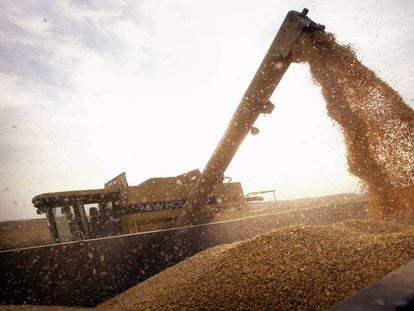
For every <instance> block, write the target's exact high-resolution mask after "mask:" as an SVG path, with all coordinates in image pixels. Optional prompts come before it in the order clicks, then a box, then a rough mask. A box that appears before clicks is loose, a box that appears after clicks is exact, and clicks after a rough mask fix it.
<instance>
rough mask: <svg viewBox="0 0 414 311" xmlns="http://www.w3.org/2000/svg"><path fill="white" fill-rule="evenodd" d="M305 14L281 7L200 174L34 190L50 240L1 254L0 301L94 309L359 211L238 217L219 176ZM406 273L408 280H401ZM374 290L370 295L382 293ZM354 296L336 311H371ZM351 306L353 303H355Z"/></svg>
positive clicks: (308, 23) (234, 190) (286, 61)
mask: <svg viewBox="0 0 414 311" xmlns="http://www.w3.org/2000/svg"><path fill="white" fill-rule="evenodd" d="M307 13H308V10H307V9H304V10H303V11H302V12H296V11H290V12H289V13H288V14H287V16H286V18H285V20H284V21H283V23H282V25H281V26H280V29H279V31H278V32H277V34H276V37H275V38H274V40H273V42H272V44H271V46H270V48H269V50H268V52H267V54H266V55H265V57H264V59H263V61H262V63H261V65H260V66H259V68H258V70H257V72H256V74H255V75H254V78H253V80H252V81H251V83H250V85H249V86H248V88H247V90H246V92H245V94H244V95H243V97H242V99H241V102H240V104H239V105H238V107H237V109H236V111H235V113H234V115H233V117H232V119H231V121H230V123H229V125H228V128H227V130H226V132H225V133H224V135H223V137H222V139H221V140H220V142H219V144H218V145H217V147H216V149H215V151H214V152H213V154H212V156H211V158H210V159H209V161H208V163H207V165H206V166H205V168H204V170H203V171H202V172H200V171H199V170H193V171H190V172H187V173H185V174H182V175H179V176H175V177H162V178H151V179H148V180H147V181H145V182H143V183H141V184H139V185H136V186H130V185H128V183H127V180H126V176H125V173H122V174H120V175H119V176H117V177H115V178H114V179H112V180H110V181H109V182H107V183H106V184H105V186H104V188H102V189H91V190H80V191H65V192H54V193H46V194H40V195H37V196H35V197H34V198H33V204H34V206H35V208H37V211H38V212H39V213H42V214H43V213H44V214H46V217H47V220H48V224H49V229H50V233H51V236H52V239H53V241H54V242H55V244H51V245H46V246H41V247H32V248H25V249H18V250H9V251H1V252H0V267H1V269H0V278H1V279H2V280H3V282H1V283H0V303H2V304H10V303H12V304H26V303H29V304H42V305H77V306H95V305H97V304H98V303H100V302H102V301H104V300H106V299H108V298H110V297H113V296H115V295H116V294H119V293H120V292H122V291H124V290H126V289H128V288H129V287H131V286H133V285H135V284H137V283H138V282H141V281H144V280H145V279H147V278H149V277H151V276H152V275H154V274H156V273H158V272H160V271H162V270H163V269H165V268H167V267H169V266H172V265H174V264H176V263H177V262H179V261H181V260H183V259H185V258H187V257H189V256H192V255H194V254H195V253H197V252H200V251H202V250H204V249H207V248H209V247H212V246H215V245H218V244H222V243H231V242H235V241H240V240H243V239H246V238H250V237H253V236H255V235H257V234H260V233H263V232H266V231H268V230H273V229H275V228H277V227H282V226H287V225H297V224H310V223H312V224H315V223H329V222H337V221H343V220H346V219H350V218H365V217H366V212H365V209H364V204H365V203H363V202H361V204H354V203H353V204H352V205H346V204H345V205H341V206H339V205H334V206H329V207H327V206H323V207H319V208H314V209H304V210H296V211H293V212H286V213H273V214H265V215H256V216H249V217H240V215H243V211H245V210H247V209H248V205H247V203H246V201H250V200H253V199H252V197H251V196H250V198H249V196H247V199H246V197H245V196H244V194H243V190H242V186H241V184H240V183H238V182H225V180H226V178H224V173H225V171H226V169H227V167H228V165H229V164H230V162H231V161H232V159H233V158H234V156H235V154H236V152H237V150H238V149H239V147H240V145H241V144H242V142H243V140H244V139H245V137H246V136H247V135H248V134H249V132H251V133H252V134H257V133H258V130H257V129H256V128H255V127H254V124H255V122H256V120H257V118H258V117H259V116H260V115H261V114H269V113H271V112H272V111H273V109H274V105H273V104H272V103H271V102H270V100H269V98H270V97H271V95H272V94H273V92H274V90H275V88H276V87H277V85H278V83H279V82H280V80H281V78H282V77H283V75H284V73H285V72H286V70H287V69H288V68H289V65H290V64H291V62H292V59H291V51H292V49H293V47H294V46H295V44H296V42H297V40H298V38H299V36H300V35H301V34H302V33H303V32H315V31H324V26H322V25H319V24H316V23H314V22H313V21H312V20H310V19H309V18H308V17H307ZM256 194H261V193H259V192H257V193H253V194H252V195H256ZM257 199H260V198H259V197H257ZM235 211H237V213H234V212H235ZM226 212H229V215H230V216H229V217H227V218H226V221H216V220H215V218H214V215H216V214H217V213H226ZM232 212H233V214H231V213H232ZM232 215H233V216H234V215H237V217H232ZM127 233H130V234H127ZM59 242H60V243H59ZM63 242H65V243H63ZM410 267H411V268H410ZM412 267H413V265H412V264H411V266H408V268H407V267H406V268H404V269H406V270H404V272H403V273H400V274H398V275H397V276H396V277H393V276H392V277H391V279H388V281H387V280H386V281H385V282H383V284H382V285H383V286H382V287H381V288H382V290H383V291H384V290H385V288H387V286H389V284H394V285H395V284H397V285H398V284H399V286H400V288H399V287H398V286H394V285H393V286H394V288H397V289H398V290H395V291H388V293H389V294H390V301H392V299H395V297H398V299H403V298H404V297H407V295H409V294H404V295H405V296H404V295H403V296H401V293H405V292H404V290H410V288H411V289H412V284H414V277H413V275H412V271H414V270H413V269H412ZM407 269H408V270H407ZM407 271H409V273H408V272H407ZM410 273H411V274H410ZM407 275H409V276H410V275H411V279H410V280H411V281H408V282H405V280H403V278H404V277H406V276H407ZM404 282H405V283H404ZM384 284H385V285H384ZM410 284H411V285H410ZM80 285H82V286H80ZM409 286H411V287H409ZM373 292H374V293H372V291H371V292H370V295H372V296H370V297H375V295H377V296H378V295H379V294H382V293H383V292H378V291H375V289H374V291H373ZM407 293H409V292H407ZM413 293H414V292H413ZM413 295H414V294H413ZM401 297H402V298H401ZM372 299H375V298H372ZM355 301H357V302H355ZM363 302H364V303H365V302H366V301H365V300H364V294H362V298H361V297H360V296H358V297H357V298H355V299H354V300H353V301H350V302H344V304H342V305H340V306H338V309H337V310H374V309H372V308H371V309H370V308H369V305H368V304H365V305H363ZM347 303H348V304H347ZM357 303H360V304H361V306H362V307H361V308H360V309H355V308H354V307H355V306H356V304H357ZM368 303H369V302H368ZM384 305H386V301H385V302H384ZM367 306H368V307H367ZM411 306H412V304H411ZM341 308H342V309H341ZM375 310H379V309H375ZM381 310H393V309H381ZM401 310H403V309H401ZM404 310H405V309H404ZM407 310H408V309H407ZM411 310H412V309H411Z"/></svg>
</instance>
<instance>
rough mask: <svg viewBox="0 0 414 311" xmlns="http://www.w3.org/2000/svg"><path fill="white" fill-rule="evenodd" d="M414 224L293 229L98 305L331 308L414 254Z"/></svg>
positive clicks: (225, 249) (188, 264)
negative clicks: (413, 225)
mask: <svg viewBox="0 0 414 311" xmlns="http://www.w3.org/2000/svg"><path fill="white" fill-rule="evenodd" d="M413 238H414V228H413V227H412V226H411V227H410V226H402V225H397V224H392V223H385V222H381V221H377V220H369V221H366V220H364V221H356V220H354V221H347V222H344V223H338V224H334V225H323V226H305V227H290V228H284V229H280V230H277V231H274V232H270V233H267V234H263V235H259V236H257V237H255V238H253V239H250V240H246V241H243V242H239V243H235V244H229V245H223V246H219V247H216V248H213V249H209V250H207V251H205V252H202V253H199V254H198V255H196V256H193V257H191V258H189V259H187V260H185V261H184V262H182V263H180V264H177V265H176V266H174V267H172V268H169V269H167V270H165V271H163V272H161V273H160V274H158V275H156V276H155V277H153V278H151V279H149V280H147V281H145V282H143V283H141V284H139V285H137V286H136V287H133V288H131V289H129V290H128V291H126V292H124V293H122V294H120V295H119V296H117V297H115V298H113V299H111V300H109V301H107V302H105V303H103V304H101V305H100V306H98V308H97V309H98V310H115V309H119V310H326V308H328V307H329V306H331V305H332V304H334V303H336V302H339V301H341V300H343V299H344V298H346V297H347V296H349V295H351V294H352V293H354V292H355V291H357V290H359V289H361V288H363V287H366V286H368V285H370V284H371V283H372V282H374V281H375V280H377V279H378V278H381V277H382V276H384V275H386V274H387V273H388V272H390V271H392V270H393V269H396V268H398V267H399V266H401V265H402V264H404V263H406V262H408V261H409V260H410V259H412V258H413V257H414V240H413Z"/></svg>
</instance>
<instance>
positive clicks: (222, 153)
mask: <svg viewBox="0 0 414 311" xmlns="http://www.w3.org/2000/svg"><path fill="white" fill-rule="evenodd" d="M307 12H308V10H307V9H304V10H303V12H301V13H299V12H296V11H290V12H289V13H288V15H287V16H286V18H285V20H284V22H283V24H282V26H281V28H280V30H279V32H278V33H277V35H276V38H275V39H274V41H273V42H272V44H271V46H270V48H269V51H268V52H267V54H266V56H265V58H264V59H263V61H262V63H261V65H260V67H259V69H258V70H257V72H256V74H255V76H254V78H253V80H252V81H251V83H250V85H249V87H248V88H247V90H246V92H245V94H244V95H243V97H242V100H241V103H240V104H239V106H238V108H237V110H236V111H235V113H234V115H233V118H232V120H231V121H230V124H229V125H228V128H227V130H226V132H225V133H224V135H223V137H222V139H221V141H220V142H219V144H218V146H217V147H216V150H215V151H214V152H213V155H212V156H211V158H210V159H209V161H208V163H207V165H206V167H205V168H204V170H203V172H202V173H200V171H199V170H194V171H191V172H188V173H185V174H182V175H180V176H177V177H164V178H151V179H148V180H147V181H145V182H143V183H142V184H140V185H138V186H128V183H127V180H126V176H125V173H122V174H120V175H119V176H117V177H115V178H114V179H112V180H111V181H109V182H107V183H106V184H105V187H104V189H92V190H81V191H66V192H54V193H46V194H40V195H37V196H35V197H34V198H33V205H34V206H35V207H36V208H37V212H38V213H45V214H46V217H47V220H48V224H49V228H50V233H51V237H52V239H53V241H54V242H64V241H73V240H83V239H89V238H95V237H102V236H113V235H118V234H125V233H130V232H140V231H147V230H148V229H150V230H157V229H164V228H171V227H176V226H185V225H193V224H200V223H208V222H210V221H211V218H212V217H213V216H214V214H215V213H217V212H223V211H225V210H228V209H229V208H230V209H231V208H233V209H234V208H235V209H238V210H245V209H246V208H247V204H246V199H245V197H244V194H243V190H242V186H241V184H240V183H238V182H229V183H224V180H225V178H224V173H225V171H226V169H227V167H228V166H229V164H230V162H231V161H232V159H233V157H234V156H235V154H236V152H237V150H238V149H239V147H240V145H241V143H242V142H243V140H244V139H245V138H246V136H247V135H248V133H249V132H252V133H253V134H256V133H257V128H255V127H254V123H255V121H256V120H257V118H258V117H259V116H260V114H270V113H272V111H273V109H274V105H273V104H272V103H271V102H270V100H269V98H270V96H271V95H272V94H273V92H274V90H275V88H276V86H277V85H278V84H279V82H280V80H281V79H282V77H283V75H284V73H285V72H286V70H287V69H288V68H289V65H290V64H291V58H290V54H291V50H292V48H293V46H294V45H295V43H296V41H297V40H298V38H299V36H300V35H301V34H302V32H303V31H323V30H324V26H322V25H319V24H316V23H314V22H313V21H312V20H310V19H309V18H308V17H307V16H306V15H307ZM88 204H95V205H97V207H98V208H97V207H92V208H90V209H89V214H90V215H89V216H88V215H87V211H86V210H85V205H88Z"/></svg>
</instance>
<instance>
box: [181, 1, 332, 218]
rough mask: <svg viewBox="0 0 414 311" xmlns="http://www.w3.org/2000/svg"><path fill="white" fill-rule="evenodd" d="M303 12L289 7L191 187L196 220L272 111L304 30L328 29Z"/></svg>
mask: <svg viewBox="0 0 414 311" xmlns="http://www.w3.org/2000/svg"><path fill="white" fill-rule="evenodd" d="M307 13H308V9H306V8H305V9H303V11H302V12H297V11H289V12H288V14H287V16H286V18H285V20H284V21H283V23H282V25H281V26H280V29H279V31H278V32H277V34H276V37H275V38H274V40H273V42H272V44H271V45H270V48H269V50H268V52H267V54H266V56H265V57H264V59H263V61H262V63H261V64H260V67H259V69H258V70H257V72H256V74H255V75H254V77H253V80H252V81H251V82H250V85H249V87H248V88H247V90H246V92H245V93H244V95H243V97H242V99H241V102H240V104H239V106H238V108H237V110H236V112H235V113H234V115H233V117H232V119H231V121H230V123H229V125H228V127H227V130H226V132H225V133H224V135H223V137H222V138H221V140H220V142H219V144H218V145H217V147H216V149H215V151H214V153H213V155H212V156H211V157H210V159H209V161H208V162H207V165H206V166H205V168H204V170H203V172H202V174H201V176H200V177H199V178H198V181H197V183H196V185H195V186H194V187H193V189H192V190H191V191H190V194H189V197H188V200H187V203H186V206H185V209H186V212H187V215H188V216H190V218H191V219H192V220H193V221H194V222H198V218H199V215H200V213H199V209H200V207H202V206H203V205H205V202H206V201H207V199H208V197H209V195H210V194H211V193H212V192H213V191H214V188H215V185H217V184H218V183H220V181H221V180H222V179H223V176H224V172H225V170H226V169H227V167H228V166H229V164H230V162H231V161H232V159H233V157H234V155H235V154H236V152H237V150H238V149H239V147H240V145H241V143H242V142H243V140H244V139H245V138H246V136H247V134H248V133H249V132H250V131H252V133H253V134H255V132H256V133H257V129H256V128H255V127H254V126H253V125H254V123H255V121H256V120H257V118H258V117H259V115H260V114H261V113H263V114H270V113H271V112H272V111H273V109H274V107H275V106H274V105H273V103H271V102H270V100H269V98H270V96H271V95H272V94H273V92H274V90H275V88H276V87H277V85H278V84H279V82H280V80H281V79H282V77H283V75H284V74H285V72H286V70H287V69H288V68H289V65H290V64H291V62H292V60H291V52H292V48H293V46H294V45H295V44H296V42H297V41H298V39H299V36H300V35H301V34H302V33H303V32H312V31H324V29H325V26H323V25H320V24H317V23H315V22H313V21H312V20H311V19H309V18H308V17H307V16H306V15H307Z"/></svg>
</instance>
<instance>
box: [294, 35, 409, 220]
mask: <svg viewBox="0 0 414 311" xmlns="http://www.w3.org/2000/svg"><path fill="white" fill-rule="evenodd" d="M294 60H295V61H296V62H305V63H307V64H309V68H310V72H311V74H312V77H313V79H314V81H315V82H316V84H318V85H319V86H320V87H321V89H322V95H323V97H324V99H325V101H326V104H327V109H328V114H329V116H330V117H331V118H332V119H333V120H335V121H336V122H337V123H339V125H340V126H341V128H342V131H343V135H344V140H345V144H346V147H347V160H348V169H349V171H350V173H352V174H353V175H355V176H357V177H359V178H360V179H361V180H362V182H363V186H364V187H365V188H366V190H367V191H368V194H369V199H370V203H369V209H368V213H369V216H370V217H373V218H378V219H384V220H396V219H398V220H407V219H408V220H410V221H411V220H412V218H413V216H414V212H413V206H414V111H413V110H412V109H411V108H410V107H409V106H408V105H407V104H406V103H405V102H404V100H403V99H402V98H401V97H400V96H399V95H398V93H397V92H396V91H394V90H393V89H392V88H391V87H389V86H388V85H387V84H386V83H385V82H384V81H382V80H381V79H380V78H379V77H378V76H377V75H376V74H375V73H374V72H372V71H371V70H369V69H368V68H366V67H365V66H364V65H362V64H361V63H360V62H359V60H358V59H357V57H356V56H355V54H354V52H353V51H352V49H351V48H350V47H349V46H344V45H340V44H338V43H337V42H336V40H335V37H334V35H332V34H330V33H321V32H314V33H304V34H303V35H302V36H301V38H300V39H299V42H298V44H297V46H296V48H295V50H294Z"/></svg>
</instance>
